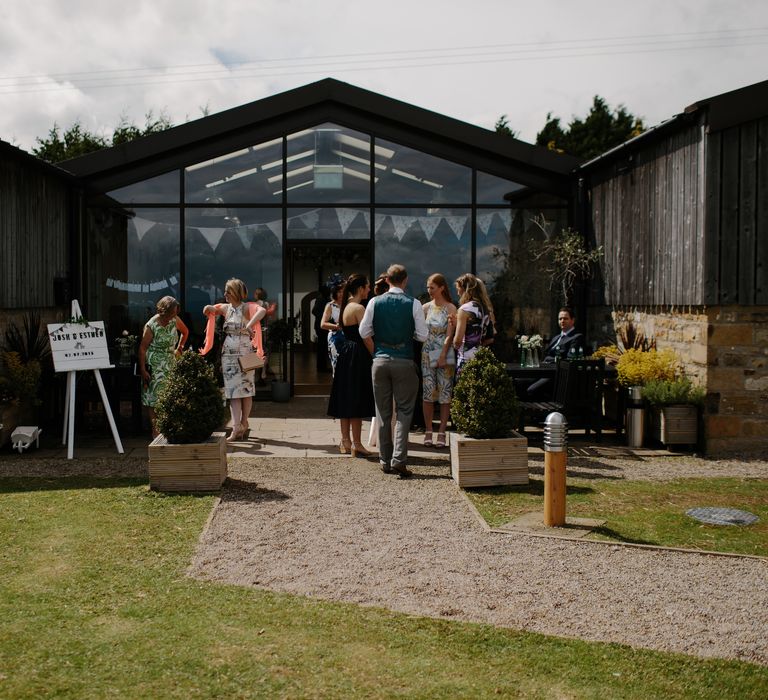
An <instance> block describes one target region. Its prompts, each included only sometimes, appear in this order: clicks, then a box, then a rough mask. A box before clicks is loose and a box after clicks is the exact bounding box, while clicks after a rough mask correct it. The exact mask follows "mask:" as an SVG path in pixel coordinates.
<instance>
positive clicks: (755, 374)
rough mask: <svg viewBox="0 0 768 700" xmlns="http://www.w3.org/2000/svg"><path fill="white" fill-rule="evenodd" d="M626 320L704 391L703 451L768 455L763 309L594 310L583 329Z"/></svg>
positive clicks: (767, 332) (766, 320)
mask: <svg viewBox="0 0 768 700" xmlns="http://www.w3.org/2000/svg"><path fill="white" fill-rule="evenodd" d="M609 311H610V319H611V321H612V322H613V325H614V327H615V328H618V327H619V326H620V325H622V324H625V323H627V322H628V321H631V323H632V324H633V325H634V327H635V328H636V329H637V330H639V331H642V332H643V333H644V334H645V335H646V337H649V338H654V339H655V340H656V347H657V348H658V349H659V350H663V349H666V348H670V349H672V350H674V351H675V353H676V354H677V356H678V357H679V358H680V361H681V364H682V368H683V370H684V372H685V374H686V376H689V377H691V378H694V379H695V381H697V382H698V383H699V384H700V385H702V386H704V387H706V389H707V401H706V405H705V409H704V416H703V418H704V430H705V442H704V444H705V447H706V451H707V453H708V454H712V455H717V454H728V453H735V452H752V453H762V454H766V453H768V307H766V306H751V307H748V306H727V307H712V308H704V307H686V308H672V307H667V308H661V307H659V308H657V307H654V308H647V307H643V308H614V309H611V310H609V309H606V308H602V309H600V308H596V309H594V310H592V309H590V323H589V327H588V332H591V333H593V335H592V336H591V337H593V338H594V337H596V336H597V335H605V333H604V331H605V327H606V323H607V319H608V318H609V316H608V313H609Z"/></svg>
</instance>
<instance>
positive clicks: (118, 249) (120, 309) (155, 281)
mask: <svg viewBox="0 0 768 700" xmlns="http://www.w3.org/2000/svg"><path fill="white" fill-rule="evenodd" d="M179 220H180V219H179V209H176V208H174V209H135V210H134V211H132V212H119V211H116V210H114V209H95V208H94V209H89V210H88V252H87V255H88V260H87V264H86V265H85V269H86V270H87V271H88V272H87V274H88V285H87V286H88V300H87V306H86V308H85V309H83V310H84V311H85V312H87V315H88V316H89V317H91V318H103V319H104V320H105V321H106V322H107V324H108V330H109V332H110V333H112V334H114V335H115V336H116V335H117V334H119V333H120V332H121V331H122V330H129V331H131V332H132V333H139V334H140V333H141V329H142V327H143V325H144V323H146V321H147V320H148V319H149V318H150V317H151V316H152V315H153V314H154V313H155V311H154V309H155V304H156V303H157V301H158V299H160V297H163V296H165V295H167V294H170V295H172V296H175V297H177V298H178V297H179V283H180V278H181V274H180V270H181V267H180V260H179Z"/></svg>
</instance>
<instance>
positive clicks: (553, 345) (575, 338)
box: [523, 306, 585, 401]
mask: <svg viewBox="0 0 768 700" xmlns="http://www.w3.org/2000/svg"><path fill="white" fill-rule="evenodd" d="M557 325H558V326H560V333H558V334H557V335H555V336H554V337H553V338H552V340H550V341H549V343H548V345H547V347H546V348H545V349H544V362H547V363H549V362H557V361H558V359H566V358H567V357H568V354H569V353H570V352H571V350H573V351H574V352H575V353H579V352H580V351H583V349H584V346H585V344H584V336H583V335H582V334H581V333H577V332H576V328H575V325H576V316H575V314H574V313H573V309H571V308H570V307H568V306H563V307H562V308H561V309H560V311H558V313H557ZM523 381H525V380H523ZM553 391H554V382H553V381H552V380H551V379H537V380H536V381H534V382H533V383H532V384H530V385H529V386H528V387H527V388H526V389H525V398H524V399H523V400H524V401H550V400H551V399H552V392H553Z"/></svg>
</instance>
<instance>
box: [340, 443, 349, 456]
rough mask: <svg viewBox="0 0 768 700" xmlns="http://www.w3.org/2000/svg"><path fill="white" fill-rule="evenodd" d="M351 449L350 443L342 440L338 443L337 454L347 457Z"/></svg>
mask: <svg viewBox="0 0 768 700" xmlns="http://www.w3.org/2000/svg"><path fill="white" fill-rule="evenodd" d="M351 449H352V443H351V442H347V441H346V440H342V441H341V442H340V443H339V452H341V454H343V455H348V454H349V451H350V450H351Z"/></svg>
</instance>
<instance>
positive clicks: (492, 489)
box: [466, 479, 595, 497]
mask: <svg viewBox="0 0 768 700" xmlns="http://www.w3.org/2000/svg"><path fill="white" fill-rule="evenodd" d="M466 490H467V491H471V492H472V493H476V494H478V495H487V496H504V495H506V494H513V493H522V494H525V495H526V496H542V497H543V496H544V481H543V480H540V479H531V480H530V481H529V482H528V483H527V484H520V485H518V486H485V487H481V488H467V489H466ZM565 492H566V495H571V496H573V495H575V494H591V493H595V490H594V489H593V488H592V487H591V486H575V485H573V484H568V485H566V487H565Z"/></svg>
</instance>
